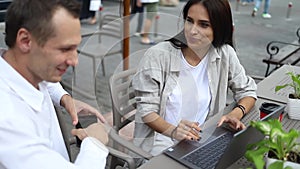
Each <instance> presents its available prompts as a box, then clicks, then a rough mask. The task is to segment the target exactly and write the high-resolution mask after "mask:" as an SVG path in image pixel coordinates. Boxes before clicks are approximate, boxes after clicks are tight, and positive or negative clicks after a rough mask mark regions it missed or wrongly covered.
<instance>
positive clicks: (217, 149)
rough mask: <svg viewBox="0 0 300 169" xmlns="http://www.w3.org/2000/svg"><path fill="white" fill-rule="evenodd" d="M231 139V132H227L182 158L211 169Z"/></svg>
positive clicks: (200, 166)
mask: <svg viewBox="0 0 300 169" xmlns="http://www.w3.org/2000/svg"><path fill="white" fill-rule="evenodd" d="M231 139H232V134H231V133H230V132H228V133H227V134H225V135H223V136H221V137H219V138H217V139H216V140H214V141H212V142H210V143H208V144H207V145H205V146H204V147H202V148H199V149H198V150H196V151H194V152H192V153H190V154H189V155H187V156H185V157H184V158H183V160H184V161H187V162H188V163H192V164H194V165H195V166H197V167H199V168H205V169H213V168H214V167H215V166H216V164H217V163H218V161H219V159H220V157H221V156H222V155H223V153H224V151H225V149H226V147H227V146H228V144H229V142H230V140H231Z"/></svg>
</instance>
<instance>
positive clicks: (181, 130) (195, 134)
mask: <svg viewBox="0 0 300 169" xmlns="http://www.w3.org/2000/svg"><path fill="white" fill-rule="evenodd" d="M174 130H175V131H174V132H173V133H174V134H173V135H172V136H171V137H173V138H174V139H176V140H183V139H187V140H200V132H201V129H200V127H199V123H197V122H190V121H187V120H181V121H180V123H179V124H178V126H177V127H176V128H175V129H174Z"/></svg>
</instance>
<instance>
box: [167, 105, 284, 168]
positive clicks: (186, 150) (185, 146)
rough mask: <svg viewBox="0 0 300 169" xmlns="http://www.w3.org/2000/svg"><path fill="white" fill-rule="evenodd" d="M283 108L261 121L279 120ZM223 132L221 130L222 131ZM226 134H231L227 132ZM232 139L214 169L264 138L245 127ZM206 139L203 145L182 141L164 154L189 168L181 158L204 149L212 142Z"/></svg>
mask: <svg viewBox="0 0 300 169" xmlns="http://www.w3.org/2000/svg"><path fill="white" fill-rule="evenodd" d="M283 111H284V106H280V107H278V109H276V110H274V111H273V112H272V113H270V114H269V115H267V116H265V117H264V118H263V119H261V120H268V119H271V118H275V119H277V118H279V116H280V114H281V113H283ZM222 130H223V129H222ZM222 130H216V132H214V134H213V135H212V137H211V138H217V137H218V136H216V135H223V134H224V132H223V131H222ZM227 132H231V131H228V130H227ZM232 135H233V139H232V140H231V141H230V143H229V144H228V146H227V148H226V150H225V152H224V154H223V155H222V156H221V157H220V159H219V161H218V163H217V165H216V167H215V168H217V169H224V168H227V167H228V166H230V165H231V164H233V163H234V162H235V161H237V160H238V159H239V158H241V157H242V156H243V155H244V154H245V152H246V147H247V145H248V144H251V143H254V142H257V141H259V140H261V139H263V138H264V136H263V135H262V134H261V133H260V132H259V131H257V130H256V129H254V128H253V127H247V129H245V130H242V131H239V132H237V133H232ZM211 138H210V139H208V140H207V141H206V142H205V143H200V142H196V141H189V140H182V141H180V142H179V143H178V144H176V145H174V146H172V147H170V148H168V149H167V150H165V151H164V153H165V154H166V155H167V156H169V157H171V158H173V159H174V160H176V161H178V162H180V163H181V164H184V165H185V166H188V167H190V168H194V167H191V166H193V165H192V164H191V165H189V164H187V162H186V161H183V160H182V158H183V157H184V156H186V155H187V154H190V153H191V152H192V151H195V150H197V149H200V148H203V147H205V145H206V144H207V143H208V142H211V141H214V139H211Z"/></svg>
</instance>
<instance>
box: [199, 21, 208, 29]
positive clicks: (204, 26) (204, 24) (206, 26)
mask: <svg viewBox="0 0 300 169" xmlns="http://www.w3.org/2000/svg"><path fill="white" fill-rule="evenodd" d="M200 26H201V27H202V28H208V27H210V24H209V23H206V22H201V23H200Z"/></svg>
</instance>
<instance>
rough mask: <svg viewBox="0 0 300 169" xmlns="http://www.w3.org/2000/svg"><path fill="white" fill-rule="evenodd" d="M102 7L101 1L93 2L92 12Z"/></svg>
mask: <svg viewBox="0 0 300 169" xmlns="http://www.w3.org/2000/svg"><path fill="white" fill-rule="evenodd" d="M100 6H101V0H91V3H90V11H98V10H99V8H100Z"/></svg>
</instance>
